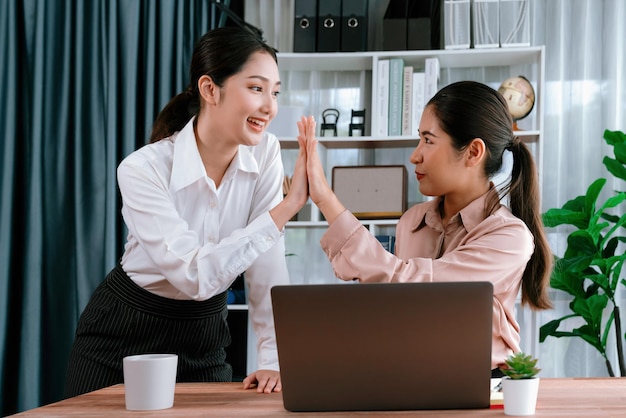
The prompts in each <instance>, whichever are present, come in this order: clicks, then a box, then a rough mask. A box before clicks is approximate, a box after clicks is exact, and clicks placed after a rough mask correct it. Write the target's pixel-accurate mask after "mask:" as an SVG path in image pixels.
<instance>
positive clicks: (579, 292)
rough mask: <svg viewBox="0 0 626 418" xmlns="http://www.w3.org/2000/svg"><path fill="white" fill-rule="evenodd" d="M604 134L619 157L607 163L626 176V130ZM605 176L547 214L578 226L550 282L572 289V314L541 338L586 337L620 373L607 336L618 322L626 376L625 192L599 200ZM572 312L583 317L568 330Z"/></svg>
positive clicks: (547, 219)
mask: <svg viewBox="0 0 626 418" xmlns="http://www.w3.org/2000/svg"><path fill="white" fill-rule="evenodd" d="M604 139H605V141H606V142H607V144H609V145H611V146H612V147H613V154H614V156H615V158H610V157H608V156H605V157H604V159H603V164H604V165H605V166H606V168H607V170H608V171H609V172H610V173H611V174H612V175H613V176H615V177H616V178H619V179H622V180H626V135H625V134H624V133H623V132H620V131H609V130H606V131H604ZM606 182H607V179H605V178H599V179H597V180H595V181H594V182H593V183H592V184H591V185H590V186H589V188H588V189H587V192H586V194H585V195H584V196H578V197H576V198H574V199H572V200H570V201H568V202H567V203H565V205H563V207H562V208H560V209H556V208H555V209H550V210H548V211H547V212H546V213H544V214H543V222H544V225H545V226H546V227H548V228H550V227H556V226H559V225H572V226H573V227H574V229H573V231H572V232H571V233H570V234H569V235H568V237H567V248H566V250H565V253H564V255H563V256H562V257H558V256H557V257H555V265H554V269H553V272H552V276H551V278H550V286H551V287H552V288H554V289H559V290H562V291H564V292H567V293H569V294H570V295H571V296H572V301H571V302H570V304H569V308H570V310H571V314H568V315H565V316H563V317H562V318H559V319H555V320H552V321H550V322H548V323H546V324H544V325H543V326H541V328H540V331H539V340H540V341H541V342H543V341H545V339H546V338H547V337H549V336H553V337H556V338H561V337H579V338H582V339H583V340H584V341H585V342H587V343H589V344H590V345H592V346H593V347H595V348H596V350H597V351H598V352H599V353H600V355H601V356H602V357H603V358H604V360H605V363H606V367H607V371H608V373H609V375H610V376H615V373H614V371H613V367H612V365H611V361H610V360H609V357H608V355H607V340H608V336H609V334H610V331H611V329H612V328H614V330H615V341H616V352H617V356H618V361H619V372H620V375H621V376H626V367H625V366H624V353H623V339H624V338H625V336H624V335H623V334H622V324H621V319H620V310H619V306H618V304H617V303H616V299H615V294H616V290H617V288H618V286H619V285H620V284H622V285H626V281H625V280H624V279H620V276H621V273H622V267H623V264H624V260H625V259H626V253H624V251H622V250H619V249H618V247H619V244H620V243H624V242H626V237H625V236H623V235H621V234H622V232H623V227H624V224H625V223H626V214H624V213H623V212H624V211H623V208H621V206H620V205H622V203H623V202H624V200H626V193H624V192H622V191H614V192H613V194H612V195H611V196H609V197H608V198H607V199H606V200H605V201H604V202H601V201H599V199H600V194H601V192H602V188H603V187H604V185H605V184H606ZM620 208H621V209H620ZM616 213H617V214H616ZM571 318H577V319H582V322H583V325H581V326H579V327H578V328H574V329H570V330H567V329H566V330H563V329H562V327H563V326H565V325H566V324H564V323H563V322H564V321H566V320H568V319H571Z"/></svg>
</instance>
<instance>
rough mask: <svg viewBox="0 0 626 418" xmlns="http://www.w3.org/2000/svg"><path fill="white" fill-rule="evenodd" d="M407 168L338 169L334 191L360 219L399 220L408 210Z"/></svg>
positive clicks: (340, 167) (333, 175)
mask: <svg viewBox="0 0 626 418" xmlns="http://www.w3.org/2000/svg"><path fill="white" fill-rule="evenodd" d="M406 188H407V169H406V167H405V166H404V165H366V166H336V167H333V169H332V189H333V191H334V192H335V194H336V195H337V197H338V198H339V200H340V201H341V202H342V203H343V204H344V206H345V207H346V209H348V210H349V211H350V212H352V213H353V214H354V216H356V217H357V218H358V219H392V218H399V217H400V216H402V214H403V213H404V212H405V211H406V209H407V190H406Z"/></svg>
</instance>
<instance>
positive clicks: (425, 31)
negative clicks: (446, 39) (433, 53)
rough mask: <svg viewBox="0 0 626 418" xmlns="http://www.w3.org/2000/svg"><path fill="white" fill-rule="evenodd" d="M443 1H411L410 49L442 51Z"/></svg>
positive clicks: (409, 19) (408, 32) (408, 26)
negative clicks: (441, 20)
mask: <svg viewBox="0 0 626 418" xmlns="http://www.w3.org/2000/svg"><path fill="white" fill-rule="evenodd" d="M440 19H441V1H440V0H409V16H408V25H407V44H408V45H407V48H408V49H441V44H440V42H441V36H440V33H441V22H440Z"/></svg>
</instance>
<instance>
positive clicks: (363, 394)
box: [271, 282, 493, 411]
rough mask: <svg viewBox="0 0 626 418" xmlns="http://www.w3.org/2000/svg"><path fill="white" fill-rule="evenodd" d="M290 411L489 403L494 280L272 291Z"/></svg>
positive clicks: (289, 287)
mask: <svg viewBox="0 0 626 418" xmlns="http://www.w3.org/2000/svg"><path fill="white" fill-rule="evenodd" d="M271 293H272V303H273V309H274V321H275V327H276V339H277V345H278V357H279V362H280V369H281V379H282V383H283V402H284V406H285V409H287V410H290V411H346V410H412V409H413V410H416V409H459V408H487V407H489V392H490V387H489V386H490V377H491V329H492V310H493V286H492V284H491V283H489V282H445V283H384V284H383V283H377V284H362V283H358V284H357V283H350V284H327V285H326V284H323V285H319V284H318V285H283V286H275V287H274V288H272V290H271Z"/></svg>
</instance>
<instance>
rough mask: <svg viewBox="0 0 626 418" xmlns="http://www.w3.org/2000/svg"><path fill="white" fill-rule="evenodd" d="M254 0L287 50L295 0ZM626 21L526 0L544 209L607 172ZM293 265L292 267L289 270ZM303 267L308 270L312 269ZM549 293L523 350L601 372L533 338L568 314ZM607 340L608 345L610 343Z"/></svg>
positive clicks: (621, 109)
mask: <svg viewBox="0 0 626 418" xmlns="http://www.w3.org/2000/svg"><path fill="white" fill-rule="evenodd" d="M255 3H257V1H256V0H246V20H247V21H249V22H250V23H252V24H254V25H257V26H258V27H260V28H261V29H263V30H264V32H265V33H267V34H268V40H270V41H271V42H272V43H273V44H274V45H279V46H281V47H283V48H285V49H281V51H282V52H289V51H290V50H291V49H292V45H293V39H292V38H293V19H292V18H279V17H280V14H277V10H293V5H294V0H262V1H261V2H260V3H262V4H263V7H259V6H258V5H257V7H256V8H253V7H252V4H255ZM387 3H388V1H385V0H370V1H369V15H370V23H371V24H372V29H371V30H370V31H369V34H370V39H368V44H369V45H370V49H372V50H380V49H382V39H381V36H382V32H381V30H380V27H379V26H380V25H376V19H374V20H373V21H372V18H371V16H381V15H382V13H384V10H385V8H386V5H387ZM248 6H250V7H248ZM624 22H626V2H624V1H622V0H530V27H531V44H532V45H545V51H546V65H545V81H546V85H545V89H544V92H543V94H544V96H543V100H544V102H543V104H544V111H545V114H544V132H543V137H542V141H543V146H544V149H543V167H539V169H540V170H543V173H542V174H543V184H542V196H543V199H542V208H543V210H544V211H545V210H547V209H549V208H553V207H561V206H562V205H563V204H564V203H565V202H567V201H568V200H570V199H573V198H574V197H576V196H578V195H582V194H585V192H586V190H587V187H588V186H589V185H590V184H591V183H592V182H593V181H594V180H595V179H597V178H598V177H602V176H608V173H607V171H606V169H605V168H604V165H603V164H602V158H603V156H604V155H607V154H608V152H610V151H611V150H610V149H609V147H608V146H607V145H606V144H605V142H604V139H603V133H604V130H605V129H609V130H620V131H626V86H625V85H624V80H626V44H625V40H626V25H624ZM265 25H269V26H265ZM279 67H280V62H279ZM469 76H470V75H469V74H468V77H469ZM311 91H315V90H313V89H312V90H311ZM313 111H315V112H316V113H314V114H315V115H319V114H320V113H319V109H313ZM318 117H319V116H318ZM352 152H354V151H353V150H350V151H349V153H352ZM360 152H367V151H360ZM384 152H393V150H392V151H388V150H385V151H384ZM384 152H383V153H384ZM350 155H351V154H350ZM407 155H408V154H407ZM344 156H345V155H344ZM351 158H352V160H351V161H352V162H353V163H356V164H359V161H363V158H361V157H359V156H351ZM377 161H378V160H377ZM395 161H398V160H397V159H395ZM329 165H331V164H330V163H329ZM286 167H287V166H286ZM327 174H328V173H327ZM608 178H611V177H608ZM619 183H621V181H616V183H615V184H612V185H610V184H609V185H607V187H606V188H607V189H610V188H611V187H610V186H612V189H614V190H624V189H625V187H624V185H623V184H619ZM412 186H413V185H412V184H410V185H409V187H412ZM567 233H568V231H567V230H565V229H561V228H558V229H556V230H555V231H549V240H550V245H551V247H552V250H553V252H554V253H555V254H557V255H563V253H564V251H565V248H566V245H567ZM311 235H314V234H311ZM288 238H289V236H288ZM307 239H308V238H306V237H294V238H293V241H294V242H305V245H304V246H303V248H296V249H294V252H296V253H298V252H300V253H302V252H303V251H306V248H310V247H309V245H310V243H311V242H312V243H313V245H317V241H319V237H318V236H317V235H314V236H313V238H312V239H308V241H307ZM290 251H292V248H291V247H290ZM293 258H294V260H293V263H295V257H293ZM290 261H291V260H290ZM294 268H295V267H292V266H291V265H290V271H292V269H294ZM316 268H319V267H316ZM322 270H323V271H322V274H323V273H325V271H326V270H324V269H322ZM295 271H296V272H299V271H300V270H295ZM307 272H309V274H310V270H307ZM296 279H297V277H296ZM619 290H620V294H618V301H619V302H620V310H621V312H622V316H623V315H624V314H623V313H624V312H625V311H626V295H625V293H626V287H625V286H620V289H619ZM551 297H552V299H553V301H554V309H552V310H549V311H543V312H530V311H529V310H527V309H521V308H519V309H518V313H517V315H518V320H519V322H520V326H521V335H522V349H523V350H524V351H527V352H530V353H533V354H535V355H537V356H538V357H539V358H540V362H541V365H540V366H541V368H542V376H544V377H566V376H607V375H608V373H607V370H606V367H605V363H604V360H603V359H602V358H601V357H600V355H599V354H598V353H597V352H596V351H595V349H594V348H593V347H591V346H590V345H589V344H587V343H585V342H584V341H583V340H582V339H580V338H559V339H557V338H554V337H548V339H546V341H545V342H543V343H540V342H539V327H540V326H541V325H543V324H545V323H547V322H549V321H550V320H552V319H557V318H560V317H562V316H564V315H565V314H567V313H569V312H570V311H569V302H570V300H571V299H570V298H569V295H567V294H564V293H563V292H560V291H557V290H551ZM622 321H623V320H622ZM580 325H582V324H579V325H575V326H580ZM608 345H609V346H611V342H609V344H608ZM614 345H615V344H612V346H614ZM609 354H610V355H611V356H612V357H611V361H612V362H613V364H617V361H616V353H609Z"/></svg>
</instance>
